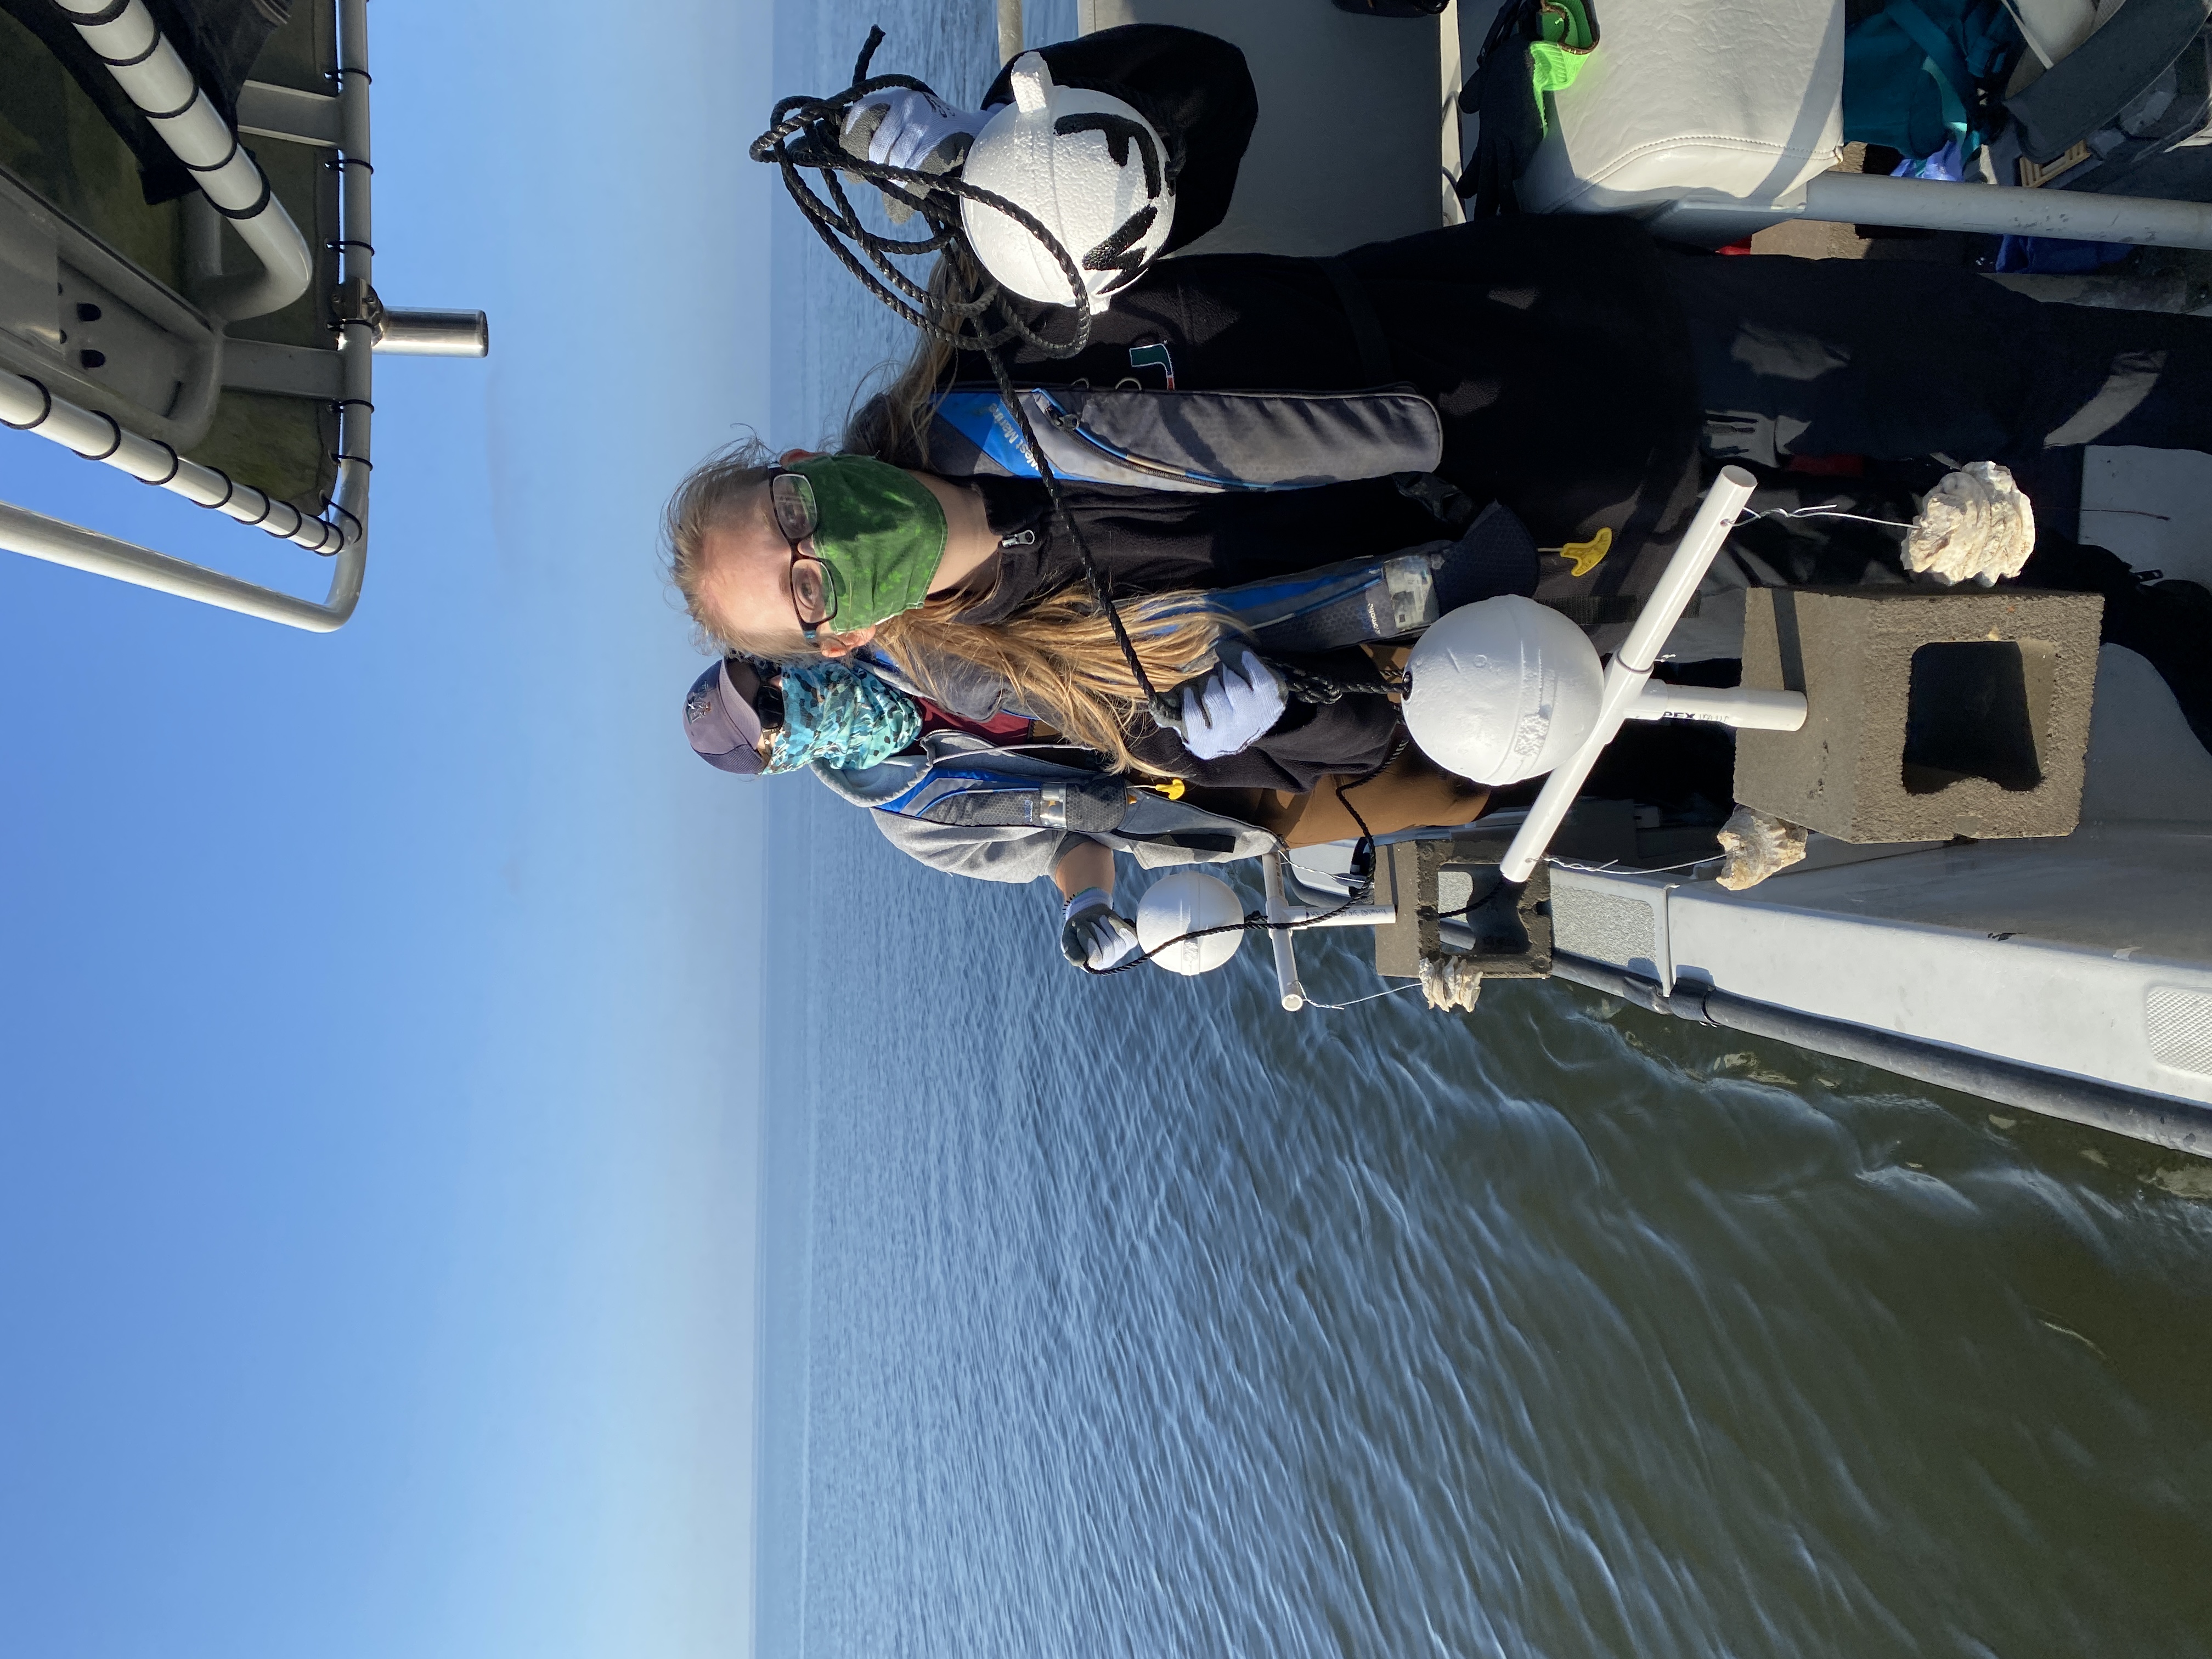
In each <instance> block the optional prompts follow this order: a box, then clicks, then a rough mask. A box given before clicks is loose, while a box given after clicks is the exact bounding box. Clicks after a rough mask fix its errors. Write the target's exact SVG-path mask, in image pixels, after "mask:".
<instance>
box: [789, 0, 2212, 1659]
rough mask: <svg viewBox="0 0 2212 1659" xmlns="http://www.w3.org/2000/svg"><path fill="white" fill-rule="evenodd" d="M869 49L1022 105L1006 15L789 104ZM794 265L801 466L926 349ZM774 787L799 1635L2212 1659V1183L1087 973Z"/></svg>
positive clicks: (1547, 993)
mask: <svg viewBox="0 0 2212 1659" xmlns="http://www.w3.org/2000/svg"><path fill="white" fill-rule="evenodd" d="M869 21H883V22H884V24H885V25H886V27H889V28H890V30H891V32H892V40H891V42H890V45H888V46H886V47H885V49H884V55H883V57H882V58H881V59H879V66H880V67H883V68H885V69H897V70H908V71H910V72H914V73H918V74H920V75H921V76H923V77H924V78H925V79H927V80H929V81H931V82H933V83H934V84H936V85H937V86H939V88H940V89H943V90H946V91H948V92H952V93H955V94H963V95H967V96H970V97H972V96H973V95H974V94H975V92H976V91H978V90H979V89H980V88H981V83H982V80H983V76H984V72H985V71H987V69H988V67H989V58H990V55H991V51H990V39H991V37H990V34H989V16H988V13H987V9H986V8H984V7H983V6H981V5H980V4H975V3H966V4H957V5H955V4H946V5H944V6H942V7H939V6H937V5H934V4H933V5H929V6H923V5H920V4H915V3H911V0H905V3H902V4H900V5H899V6H897V7H896V8H892V7H888V6H884V7H878V8H864V7H860V6H859V5H858V4H856V3H855V0H835V3H830V4H822V5H812V6H808V7H806V8H805V9H803V10H799V11H795V12H793V14H791V15H789V16H787V18H786V19H785V20H784V27H782V29H781V36H780V40H779V45H778V58H779V78H780V80H781V82H783V84H784V85H785V86H786V87H787V88H790V89H799V88H806V87H812V88H823V89H829V88H835V87H836V86H840V85H842V84H843V82H844V81H845V79H846V78H847V76H848V73H849V70H850V67H851V62H852V55H853V52H854V49H855V47H856V46H857V45H858V42H859V40H860V36H861V35H862V34H864V33H865V32H866V24H867V22H869ZM1378 27H1384V26H1381V25H1378ZM804 235H805V232H804V231H803V230H799V232H798V234H797V235H793V236H787V237H785V238H784V239H783V240H782V241H781V243H780V245H779V247H778V258H779V276H780V280H781V283H782V285H783V293H784V295H785V298H786V300H787V303H786V304H785V305H783V306H781V307H779V313H780V315H781V317H782V318H783V319H784V322H783V328H784V331H783V333H782V334H781V336H780V337H779V343H778V349H779V351H780V353H781V356H780V357H779V363H778V367H779V381H778V400H777V402H778V406H777V409H776V410H775V415H776V417H777V418H776V419H775V421H774V422H772V423H771V429H770V430H769V433H768V435H769V436H771V437H773V438H775V439H777V440H779V441H802V440H807V439H811V438H813V437H816V436H817V435H820V433H821V432H822V430H823V428H826V427H827V426H829V425H830V424H832V423H834V422H835V420H836V418H837V417H838V416H840V415H841V414H842V410H843V409H844V406H845V400H846V398H847V395H848V392H849V388H850V387H851V386H852V385H853V383H854V380H855V379H856V378H857V376H858V375H859V374H860V373H861V372H863V371H865V370H866V368H868V367H870V366H871V365H872V363H874V362H877V361H878V360H880V359H881V358H884V357H885V356H890V354H891V353H892V352H893V351H895V350H896V349H898V348H899V347H900V345H901V344H902V342H900V341H899V340H898V338H897V337H896V333H895V332H894V331H893V327H892V325H890V323H889V320H888V319H887V318H886V317H884V316H883V315H882V314H880V313H878V312H876V310H875V308H874V307H872V303H871V302H868V301H866V300H865V297H864V296H861V295H860V294H859V293H858V290H857V289H852V288H851V287H850V284H849V281H848V279H846V278H843V277H842V276H837V275H836V274H835V273H834V272H833V271H831V270H829V268H828V267H827V265H826V263H825V262H823V261H821V260H820V259H818V258H817V256H816V255H815V254H814V253H813V252H811V251H810V250H808V249H807V248H806V247H805V245H804V244H803V243H802V242H801V241H800V240H799V238H800V237H803V236H804ZM767 787H771V788H774V789H775V792H776V793H775V811H776V815H777V817H778V823H777V824H776V826H775V846H774V848H773V851H772V858H773V860H775V863H774V865H773V866H772V867H775V869H777V870H778V871H779V872H780V880H779V883H778V889H779V892H780V895H781V896H780V897H779V899H778V901H777V903H778V905H779V907H780V908H779V914H778V915H777V916H776V917H775V923H776V928H775V933H774V934H772V936H780V937H781V938H783V939H787V940H788V941H790V943H789V945H787V947H786V949H785V951H784V952H783V960H782V962H781V964H780V970H779V972H778V974H777V975H775V992H774V994H773V1001H772V1007H771V1021H770V1026H769V1029H770V1030H773V1031H775V1033H777V1036H778V1047H777V1051H776V1054H775V1058H774V1060H773V1061H772V1062H771V1066H770V1082H771V1085H772V1086H771V1094H772V1100H773V1105H772V1108H771V1121H770V1128H769V1134H770V1146H769V1164H768V1167H769V1204H768V1207H767V1215H766V1224H765V1225H766V1227H767V1239H766V1247H767V1255H768V1258H769V1265H768V1268H767V1285H766V1290H767V1304H766V1305H767V1308H768V1317H767V1326H766V1332H765V1347H764V1354H765V1358H764V1361H763V1366H764V1370H763V1396H764V1401H765V1403H764V1406H763V1421H762V1428H763V1486H762V1493H761V1516H760V1522H761V1535H762V1559H761V1564H760V1565H761V1579H760V1586H761V1596H762V1613H761V1638H762V1644H761V1650H762V1652H763V1654H779V1655H782V1654H804V1655H807V1656H814V1659H827V1656H839V1659H844V1656H862V1655H877V1654H900V1655H903V1654H917V1655H963V1656H969V1655H973V1656H994V1659H995V1656H1001V1655H1004V1656H1024V1659H1034V1656H1042V1655H1086V1656H1087V1655H1094V1654H1096V1655H1117V1654H1130V1655H1144V1656H1165V1655H1240V1656H1260V1655H1270V1656H1272V1655H1283V1656H1304V1655H1370V1654H1373V1655H1415V1654H1435V1655H1482V1654H1507V1655H1515V1656H1521V1655H1529V1656H1534V1655H1545V1656H1598V1655H1607V1656H1613V1655H1618V1656H1630V1655H1634V1656H1639V1659H1644V1656H1653V1659H1656V1656H1670V1655H1678V1654H1679V1655H1715V1656H1718V1655H1729V1656H1744V1659H1750V1656H1768V1655H1792V1656H1795V1655H1839V1656H1845V1655H1848V1656H1859V1655H1869V1656H1873V1655H1881V1656H1888V1655H1906V1656H1915V1655H1959V1656H2000V1659H2028V1656H2044V1655H2049V1656H2060V1655H2064V1656H2076V1655H2081V1654H2085V1653H2094V1654H2130V1655H2138V1654H2139V1655H2155V1656H2169V1655H2171V1656H2193V1655H2206V1654H2212V1164H2197V1163H2191V1162H2187V1161H2185V1160H2182V1159H2179V1158H2177V1157H2174V1156H2172V1155H2166V1154H2160V1153H2156V1152H2150V1151H2148V1150H2146V1149H2142V1148H2140V1147H2136V1146H2132V1145H2130V1144H2129V1143H2125V1142H2120V1141H2116V1140H2112V1139H2106V1138H2104V1137H2100V1136H2097V1135H2094V1134H2093V1133H2089V1132H2087V1131H2081V1130H2075V1129H2072V1128H2069V1127H2066V1126H2063V1125H2057V1124H2051V1123H2046V1122H2044V1121H2039V1120H2036V1119H2033V1118H2022V1117H2019V1116H2016V1115H2013V1114H2010V1113H2005V1112H1993V1111H1991V1110H1990V1109H1989V1108H1988V1107H1987V1106H1986V1105H1985V1104H1983V1103H1976V1102H1972V1101H1970V1100H1967V1099H1966V1098H1965V1097H1955V1096H1945V1095H1942V1094H1939V1093H1936V1092H1932V1091H1927V1090H1924V1089H1922V1088H1920V1087H1918V1086H1917V1085H1909V1084H1905V1083H1902V1082H1900V1081H1899V1080H1897V1079H1892V1078H1889V1077H1887V1076H1886V1075H1885V1074H1882V1073H1875V1072H1871V1071H1868V1070H1865V1069H1863V1068H1859V1067H1854V1066H1845V1065H1843V1064H1841V1063H1839V1062H1837V1061H1833V1060H1820V1059H1816V1058H1814V1057H1811V1056H1808V1055H1805V1054H1800V1053H1798V1052H1797V1051H1795V1050H1792V1049H1789V1048H1782V1047H1779V1046H1776V1045H1760V1044H1755V1043H1750V1042H1747V1040H1746V1039H1744V1038H1743V1037H1741V1036H1740V1035H1737V1034H1734V1033H1727V1032H1720V1031H1706V1030H1697V1029H1693V1028H1691V1027H1688V1026H1686V1025H1684V1024H1680V1023H1679V1022H1673V1021H1663V1020H1661V1019H1658V1018H1655V1017H1651V1016H1647V1015H1644V1014H1643V1013H1641V1012H1638V1011H1635V1010H1623V1009H1621V1008H1620V1007H1619V1006H1616V1005H1612V1004H1609V1003H1607V1001H1606V1000H1603V999H1601V998H1599V997H1596V996H1595V995H1593V994H1588V993H1584V992H1582V991H1580V990H1578V989H1576V988H1575V987H1568V986H1564V985H1532V986H1503V987H1495V988H1493V989H1492V990H1491V991H1489V992H1487V993H1486V994H1485V996H1484V999H1483V1001H1482V1005H1481V1007H1480V1011H1479V1012H1477V1013H1475V1014H1473V1015H1468V1016H1459V1015H1451V1016H1446V1015H1439V1014H1433V1013H1429V1012H1425V1010H1423V1009H1422V1008H1420V1007H1419V1006H1418V1000H1417V999H1414V998H1407V997H1396V998H1391V999H1389V1000H1383V1001H1380V1002H1376V1003H1370V1004H1368V1005H1366V1006H1362V1007H1359V1008H1357V1009H1354V1010H1352V1011H1350V1012H1343V1013H1310V1014H1306V1015H1302V1016H1297V1017H1292V1016H1288V1015H1285V1014H1282V1013H1280V1012H1278V1011H1277V1010H1275V1009H1274V1007H1273V1001H1272V994H1271V993H1272V980H1271V977H1270V975H1269V974H1268V971H1267V963H1266V958H1265V952H1264V951H1259V950H1256V949H1253V948H1249V947H1248V948H1247V950H1246V951H1244V952H1243V955H1242V956H1241V957H1239V959H1238V960H1237V962H1236V963H1234V964H1232V966H1231V968H1230V969H1227V970H1225V972H1223V973H1221V974H1218V975H1213V976H1212V977H1211V978H1208V979H1205V980H1200V981H1180V980H1176V979H1174V978H1172V977H1170V975H1165V974H1163V973H1157V972H1153V971H1151V970H1149V969H1147V970H1144V971H1141V972H1139V973H1135V974H1131V975H1122V976H1121V977H1119V978H1116V979H1115V980H1112V981H1105V982H1091V981H1085V980H1083V979H1082V978H1080V977H1079V976H1078V975H1075V974H1073V972H1071V971H1070V970H1069V969H1067V968H1066V966H1065V964H1064V963H1061V962H1060V959H1059V956H1058V952H1057V950H1056V949H1055V947H1054V935H1055V933H1056V926H1055V921H1054V915H1055V911H1054V901H1053V900H1052V897H1051V896H1050V895H1049V894H1048V892H1047V891H1045V890H1043V889H1042V887H1039V888H1037V889H1036V890H1021V889H1005V888H997V887H993V886H988V885H986V884H980V883H974V882H962V881H956V880H953V879H951V878H944V877H939V876H936V875H933V874H931V873H929V872H924V871H922V870H921V869H920V868H919V867H918V866H914V865H911V864H909V863H908V862H907V861H905V860H903V859H902V858H901V857H899V855H897V854H895V853H893V852H891V851H890V849H889V848H888V847H887V846H886V845H885V844H884V842H882V841H881V840H880V839H879V838H878V836H877V835H876V834H875V832H874V830H873V829H872V828H871V827H870V826H869V824H868V823H867V822H866V819H865V818H864V817H861V816H860V814H858V813H855V812H854V811H851V810H850V809H848V808H846V807H843V806H842V805H839V804H837V803H836V802H835V801H833V800H832V799H830V798H829V796H828V795H827V794H826V793H823V792H822V791H820V790H818V789H817V788H815V787H812V786H811V785H810V784H808V783H805V782H804V781H796V780H793V781H779V782H778V783H776V784H772V785H769V786H767ZM1361 948H1362V946H1361V942H1360V941H1359V940H1358V939H1353V938H1352V937H1350V936H1342V937H1338V938H1335V939H1330V940H1328V941H1327V942H1325V943H1320V944H1316V945H1309V946H1308V947H1307V948H1306V950H1305V951H1304V953H1303V957H1304V960H1305V962H1306V963H1307V981H1308V983H1309V985H1310V987H1312V988H1313V989H1314V991H1315V992H1316V994H1317V995H1320V996H1322V997H1323V998H1326V999H1328V1000H1346V999H1347V998H1349V997H1352V996H1356V995H1359V994H1363V993H1364V992H1366V991H1368V990H1371V989H1373V988H1376V985H1377V983H1378V982H1377V981H1375V980H1374V978H1373V977H1372V975H1371V973H1370V971H1369V970H1368V969H1367V968H1366V967H1365V965H1364V963H1362V962H1361V960H1360V956H1359V953H1360V950H1361Z"/></svg>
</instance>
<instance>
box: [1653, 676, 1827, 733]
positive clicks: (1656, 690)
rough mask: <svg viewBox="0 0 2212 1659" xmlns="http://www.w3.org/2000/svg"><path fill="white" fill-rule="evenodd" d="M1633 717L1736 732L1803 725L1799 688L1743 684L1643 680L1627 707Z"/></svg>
mask: <svg viewBox="0 0 2212 1659" xmlns="http://www.w3.org/2000/svg"><path fill="white" fill-rule="evenodd" d="M1628 718H1629V719H1630V720H1710V721H1711V722H1712V723H1713V724H1714V725H1717V726H1733V727H1734V728H1735V730H1737V731H1739V732H1795V731H1797V730H1798V729H1800V728H1801V727H1802V726H1803V725H1804V724H1805V694H1804V693H1803V692H1802V691H1762V690H1759V689H1757V688H1756V687H1753V686H1742V685H1729V686H1718V685H1668V684H1666V683H1665V682H1664V681H1662V680H1646V681H1645V682H1644V690H1642V691H1641V692H1639V693H1638V695H1637V698H1636V701H1635V702H1632V703H1631V704H1630V705H1629V706H1628Z"/></svg>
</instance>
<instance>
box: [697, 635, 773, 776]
mask: <svg viewBox="0 0 2212 1659" xmlns="http://www.w3.org/2000/svg"><path fill="white" fill-rule="evenodd" d="M732 665H735V666H736V668H737V670H738V678H737V679H735V680H732V678H731V675H730V670H731V668H732ZM748 682H749V683H750V685H751V687H752V690H751V694H750V696H748V695H746V694H745V693H744V692H741V691H740V690H738V686H739V685H740V684H744V683H748ZM768 689H769V688H768V684H767V682H766V680H765V679H764V678H763V676H762V674H761V672H760V671H759V670H758V669H757V668H756V667H755V666H754V665H752V664H751V663H750V662H747V661H745V660H744V659H743V658H729V657H726V658H724V659H722V660H721V661H720V662H718V663H716V664H715V665H714V666H713V667H712V668H710V669H708V671H706V672H705V673H703V674H702V675H700V676H699V678H697V679H696V680H694V681H692V682H691V690H690V692H689V693H687V694H686V695H685V696H684V736H685V737H687V738H690V740H691V748H692V751H693V752H694V753H695V754H696V755H697V756H698V757H699V758H700V759H701V760H703V761H705V762H706V763H707V764H708V765H709V766H714V767H719V768H720V769H722V770H723V771H725V772H735V773H738V775H741V776H746V777H750V776H751V775H753V774H754V773H756V772H758V771H759V770H760V769H761V752H760V738H761V731H762V722H761V716H760V710H759V709H758V708H756V707H755V706H754V700H755V699H756V698H757V697H758V696H760V694H761V692H762V691H763V690H768Z"/></svg>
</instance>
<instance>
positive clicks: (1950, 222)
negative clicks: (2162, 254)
mask: <svg viewBox="0 0 2212 1659" xmlns="http://www.w3.org/2000/svg"><path fill="white" fill-rule="evenodd" d="M1777 211H1780V212H1785V213H1789V212H1793V211H1794V216H1796V217H1798V218H1801V219H1826V220H1832V221H1835V222H1838V223H1841V224H1863V225H1896V226H1899V227H1900V228H1905V229H1917V230H1966V231H1977V232H1981V233H1984V234H1989V235H1992V236H2004V235H2014V236H2056V237H2058V238H2061V239H2062V240H2071V241H2077V242H2131V243H2135V244H2136V245H2137V246H2146V247H2195V248H2212V203H2206V202H2167V201H2160V200H2155V199H2153V198H2151V197H2142V196H2098V195H2093V194H2091V193H2090V192H2088V191H2075V190H2052V189H2049V188H2045V189H2040V190H2023V189H2018V188H2015V187H2013V186H2010V185H1966V184H1960V185H1949V184H1943V183H1941V182H1939V181H1937V180H1935V179H1884V178H1880V177H1876V176H1873V175H1869V174H1867V173H1816V174H1814V177H1813V178H1812V179H1810V180H1809V181H1808V183H1807V184H1806V186H1805V204H1804V206H1803V207H1802V208H1798V209H1796V210H1790V209H1787V208H1784V209H1779V210H1777Z"/></svg>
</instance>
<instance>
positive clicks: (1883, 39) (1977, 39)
mask: <svg viewBox="0 0 2212 1659" xmlns="http://www.w3.org/2000/svg"><path fill="white" fill-rule="evenodd" d="M2025 44H2026V43H2025V42H2024V41H2023V40H2021V33H2020V29H2019V27H2018V26H2017V25H2015V23H2014V22H2013V21H2012V18H2011V16H2010V15H2009V14H2008V13H2007V12H2006V10H2005V9H2004V7H2003V6H2002V4H2001V3H2000V0H1893V3H1892V4H1891V5H1890V6H1889V7H1887V9H1885V10H1883V11H1881V12H1880V13H1878V14H1876V15H1875V16H1872V17H1869V18H1868V19H1867V20H1866V21H1864V22H1863V23H1860V24H1858V25H1857V26H1856V27H1854V28H1853V29H1852V30H1851V32H1850V33H1849V34H1848V35H1846V36H1845V37H1844V139H1845V141H1846V142H1848V143H1869V144H1887V146H1889V148H1890V149H1894V150H1897V151H1899V152H1900V153H1901V154H1903V155H1908V156H1914V157H1919V156H1926V155H1934V154H1935V153H1936V151H1937V150H1939V149H1942V148H1943V146H1944V145H1945V144H1947V143H1950V142H1952V141H1953V140H1954V139H1956V140H1957V141H1958V143H1959V148H1960V151H1961V152H1962V153H1963V154H1964V155H1966V156H1968V157H1971V156H1972V155H1973V154H1974V152H1975V151H1976V150H1978V149H1980V148H1981V145H1982V140H1983V138H1984V137H1985V136H1986V134H1985V132H1984V127H1983V106H1984V102H1985V100H1986V96H1987V93H1988V90H1989V89H1990V88H1992V87H1993V86H1995V85H1996V83H1997V82H1999V81H2000V80H2001V78H2002V76H2005V75H2007V74H2008V73H2010V71H2011V69H2012V65H2013V62H2014V60H2015V58H2016V57H2017V56H2018V54H2019V52H2020V49H2021V46H2023V45H2025Z"/></svg>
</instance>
